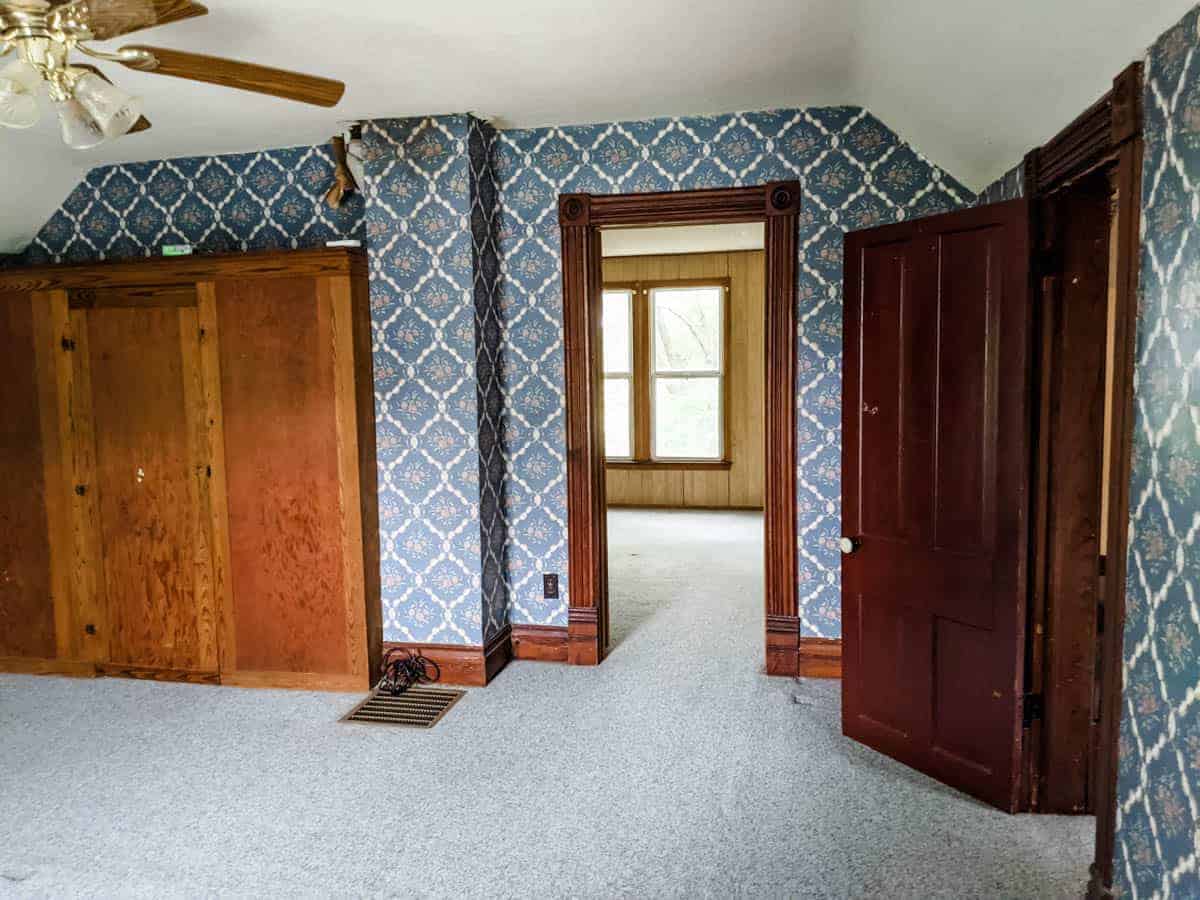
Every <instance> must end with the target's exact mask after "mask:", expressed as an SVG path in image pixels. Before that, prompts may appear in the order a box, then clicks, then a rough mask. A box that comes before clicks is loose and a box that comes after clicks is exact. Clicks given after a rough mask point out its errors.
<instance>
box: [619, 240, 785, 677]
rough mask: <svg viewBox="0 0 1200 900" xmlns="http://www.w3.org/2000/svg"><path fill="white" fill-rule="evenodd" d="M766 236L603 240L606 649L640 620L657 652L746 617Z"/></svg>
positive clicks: (756, 577)
mask: <svg viewBox="0 0 1200 900" xmlns="http://www.w3.org/2000/svg"><path fill="white" fill-rule="evenodd" d="M764 230H765V229H764V226H763V223H761V222H752V223H735V224H718V225H679V226H665V227H660V226H648V227H636V228H606V229H603V230H602V231H601V257H602V259H601V270H602V278H603V285H602V287H603V301H602V302H603V308H602V312H601V328H600V337H601V347H600V352H601V369H602V374H603V382H604V384H603V391H602V395H601V401H602V402H601V417H602V420H603V425H604V468H605V502H606V507H607V525H608V533H607V535H606V545H607V548H608V564H609V568H608V575H609V602H610V609H611V613H610V646H611V647H612V648H616V647H617V646H619V645H620V644H621V643H622V642H623V641H624V640H625V639H626V638H630V637H632V636H633V635H634V633H635V632H637V631H638V630H639V629H640V627H641V625H643V624H644V623H647V622H649V621H651V620H655V622H656V636H655V637H654V638H653V639H654V640H655V641H656V643H661V642H664V641H669V640H670V639H671V638H672V637H673V635H672V633H671V632H672V631H673V630H689V629H692V628H694V627H695V626H696V625H697V624H698V623H700V622H706V621H713V622H723V623H726V625H730V626H731V627H730V628H729V630H728V631H727V632H726V634H730V633H732V632H733V631H735V630H736V628H735V627H732V623H733V622H737V621H754V622H759V617H760V616H761V613H760V612H759V609H758V608H755V606H754V604H755V603H756V602H757V603H759V604H760V606H761V596H762V560H763V542H762V538H763V516H762V509H763V496H764V472H763V460H764V448H763V435H764V428H763V416H764V409H763V396H764V387H763V382H764V376H765V368H764V365H763V350H764V336H763V326H764V322H765V306H764V300H765V297H766V287H765V275H766V272H765V267H764V260H765V251H764V249H763V244H764ZM756 598H757V599H756ZM706 604H707V605H709V606H711V609H705V608H704V606H705V605H706ZM741 606H745V607H747V608H746V609H741ZM663 615H665V616H666V617H667V618H668V619H670V620H671V621H673V622H675V627H674V628H672V627H671V626H669V625H668V624H667V622H664V621H660V617H661V616H663ZM660 632H661V633H660ZM713 639H714V641H719V640H720V635H719V634H714V635H713ZM701 644H703V642H701ZM747 655H748V656H749V654H747Z"/></svg>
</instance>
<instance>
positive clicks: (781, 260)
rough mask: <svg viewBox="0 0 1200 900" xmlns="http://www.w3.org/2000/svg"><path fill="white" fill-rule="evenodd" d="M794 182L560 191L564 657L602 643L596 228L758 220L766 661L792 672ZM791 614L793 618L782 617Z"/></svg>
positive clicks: (579, 661)
mask: <svg viewBox="0 0 1200 900" xmlns="http://www.w3.org/2000/svg"><path fill="white" fill-rule="evenodd" d="M800 198H801V192H800V182H798V181H780V182H771V183H769V184H764V185H758V186H753V187H744V188H724V189H720V190H708V191H675V192H669V193H654V194H616V195H591V194H563V195H562V196H560V197H559V203H558V211H559V226H560V228H561V231H562V266H563V332H564V343H565V363H566V365H565V370H566V371H565V380H566V407H567V420H566V432H567V536H568V539H567V545H568V548H567V554H568V559H569V563H570V574H571V590H570V598H571V599H570V604H571V605H570V610H569V614H568V626H567V629H568V645H567V655H568V661H569V662H571V663H572V664H575V665H596V664H598V663H599V662H600V661H601V660H602V659H603V658H604V655H605V651H606V648H607V646H608V633H609V628H608V552H607V537H606V533H607V519H606V514H605V477H604V473H605V461H604V459H603V456H602V447H601V444H602V441H601V440H600V438H601V436H602V435H603V433H604V423H603V419H602V415H603V413H602V411H601V409H600V397H601V391H602V387H603V386H602V384H601V380H602V378H603V373H602V370H601V366H600V361H599V341H600V315H601V303H600V298H601V296H602V284H603V279H602V272H601V252H600V228H601V227H602V226H624V225H646V224H710V223H722V222H753V221H762V222H765V224H766V228H765V241H764V244H765V247H764V249H765V257H766V323H765V325H766V329H765V332H766V340H765V352H764V360H763V363H764V366H765V369H766V373H767V378H766V398H765V428H766V438H765V444H766V488H765V503H764V519H765V543H766V551H765V569H766V581H765V585H766V614H767V616H768V617H769V618H768V622H770V621H771V618H770V617H774V619H775V620H776V622H777V624H778V622H781V621H783V620H787V621H788V627H787V629H786V630H780V629H779V628H776V629H775V630H772V628H771V627H770V625H768V627H767V630H766V636H767V650H766V657H767V670H768V671H769V672H778V674H790V675H794V674H795V673H796V671H797V666H798V653H799V618H798V616H799V606H798V596H797V588H796V467H795V457H796V447H795V444H796V429H795V403H794V399H795V381H796V378H795V374H796V353H795V337H796V251H797V223H798V219H799V213H800ZM792 620H794V621H795V627H794V628H793V627H792V625H791V622H792Z"/></svg>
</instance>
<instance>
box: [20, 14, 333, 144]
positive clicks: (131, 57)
mask: <svg viewBox="0 0 1200 900" xmlns="http://www.w3.org/2000/svg"><path fill="white" fill-rule="evenodd" d="M207 14H208V9H207V8H205V7H204V6H202V5H200V4H199V3H191V2H189V0H0V126H7V127H9V128H29V127H32V126H33V125H34V124H36V123H37V121H38V118H39V115H40V113H39V110H38V104H37V100H36V92H37V90H38V89H39V88H40V87H42V86H43V85H44V86H45V88H46V91H47V93H48V94H49V96H50V99H51V101H52V102H53V103H54V105H55V107H56V108H57V111H58V118H59V123H60V125H61V128H62V137H63V141H64V142H65V143H66V144H67V145H68V146H70V147H72V148H74V149H76V150H86V149H89V148H91V147H95V146H98V145H100V144H102V143H104V142H106V141H109V140H113V139H114V138H118V137H120V136H121V135H124V134H129V133H131V132H135V131H144V130H145V129H147V128H149V127H150V123H149V122H148V121H146V119H145V118H144V117H143V116H142V102H141V99H140V98H138V97H133V96H130V95H129V94H127V93H126V92H125V91H123V90H121V89H120V88H119V87H117V86H116V85H114V84H113V83H112V82H111V81H110V80H109V79H108V77H107V76H105V75H104V74H103V73H102V72H101V71H100V70H99V69H97V68H96V67H95V66H90V65H82V64H80V63H73V62H71V59H70V57H71V54H72V52H74V51H78V52H80V53H82V54H85V55H87V56H91V57H94V58H96V59H99V60H103V61H106V62H113V63H119V64H120V65H123V66H125V67H127V68H130V69H136V70H138V71H141V72H151V73H155V74H158V75H171V76H174V77H175V78H186V79H188V80H191V81H203V82H207V83H209V84H216V85H221V86H223V87H231V88H239V89H241V90H244V91H254V92H256V93H259V94H269V95H270V96H272V97H283V98H286V99H288V100H298V101H300V102H301V103H312V104H315V105H317V106H336V105H337V103H338V101H339V100H341V98H342V94H343V92H344V91H345V90H346V86H345V85H344V84H343V83H342V82H340V81H332V80H330V79H328V78H318V77H316V76H313V75H303V74H300V73H298V72H287V71H284V70H283V69H272V68H268V67H266V66H258V65H254V64H252V63H243V62H235V61H233V60H230V59H221V58H219V57H216V56H205V55H203V54H199V53H185V52H183V51H181V50H168V49H165V48H163V47H147V46H144V45H140V44H139V45H133V46H129V47H122V48H121V49H119V50H116V51H113V52H109V51H106V50H101V49H99V48H97V47H92V46H89V42H91V41H108V40H112V39H113V38H118V37H121V36H122V35H126V34H130V33H131V32H134V31H140V30H142V29H143V28H150V27H152V26H154V25H168V24H170V23H172V22H180V21H183V20H184V19H191V18H195V17H197V16H203V15H207ZM14 50H15V51H16V58H15V59H14V60H13V61H11V62H9V63H8V64H7V65H2V63H3V58H4V57H5V56H6V55H8V54H9V53H12V52H13V51H14Z"/></svg>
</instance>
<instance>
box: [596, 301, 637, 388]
mask: <svg viewBox="0 0 1200 900" xmlns="http://www.w3.org/2000/svg"><path fill="white" fill-rule="evenodd" d="M632 312H633V311H632V306H631V294H630V292H629V291H605V292H604V322H603V325H602V326H601V327H602V328H603V331H604V333H603V335H602V337H601V343H602V344H603V346H604V372H605V374H606V375H607V374H613V375H615V374H617V373H618V372H632V371H633V359H632V356H633V335H632V334H631V332H632V331H633V314H632Z"/></svg>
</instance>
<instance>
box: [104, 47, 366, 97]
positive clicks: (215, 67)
mask: <svg viewBox="0 0 1200 900" xmlns="http://www.w3.org/2000/svg"><path fill="white" fill-rule="evenodd" d="M121 50H122V51H127V50H132V51H140V52H141V53H148V54H150V55H151V56H153V57H154V58H155V59H156V60H157V61H158V64H157V65H152V64H147V63H145V62H142V61H140V60H135V61H132V62H128V63H125V65H127V66H129V68H131V69H137V70H139V71H143V72H153V73H154V74H157V75H171V76H173V77H175V78H187V79H188V80H190V81H203V82H207V83H208V84H217V85H221V86H222V87H231V88H237V89H239V90H243V91H254V92H255V93H258V94H269V95H270V96H272V97H283V98H285V99H287V100H298V101H299V102H301V103H312V104H313V105H315V106H337V104H338V101H340V100H341V99H342V94H344V93H345V92H346V85H344V84H343V83H342V82H340V81H333V80H331V79H328V78H318V77H317V76H315V75H304V74H301V73H300V72H287V71H285V70H283V69H272V68H269V67H268V66H259V65H255V64H254V63H244V62H236V61H234V60H232V59H222V58H221V57H219V56H205V55H203V54H200V53H185V52H183V51H182V50H166V49H164V48H162V47H145V46H140V45H139V46H134V47H122V48H121Z"/></svg>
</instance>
